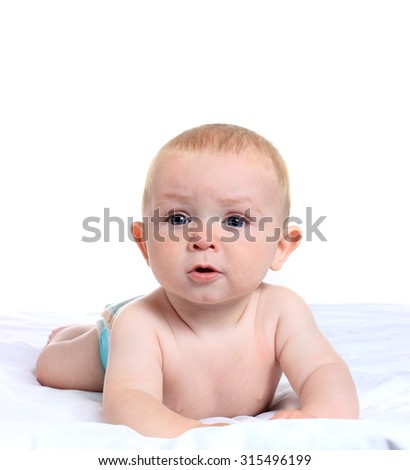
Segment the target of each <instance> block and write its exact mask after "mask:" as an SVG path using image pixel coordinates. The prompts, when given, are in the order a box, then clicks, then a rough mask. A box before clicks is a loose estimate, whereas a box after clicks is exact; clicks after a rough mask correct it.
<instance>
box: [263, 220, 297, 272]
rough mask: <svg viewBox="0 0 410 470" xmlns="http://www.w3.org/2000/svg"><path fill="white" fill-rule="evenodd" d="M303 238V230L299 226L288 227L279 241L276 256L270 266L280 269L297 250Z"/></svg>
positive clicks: (275, 269)
mask: <svg viewBox="0 0 410 470" xmlns="http://www.w3.org/2000/svg"><path fill="white" fill-rule="evenodd" d="M301 240H302V230H301V229H300V228H299V227H297V226H291V227H286V229H285V233H284V234H283V236H282V237H281V238H280V240H279V241H278V246H277V248H276V252H275V256H274V258H273V261H272V264H271V265H270V268H271V269H272V270H273V271H279V269H280V268H281V267H282V266H283V263H284V262H285V261H286V260H287V259H288V256H289V255H290V254H291V253H292V251H293V250H295V249H296V248H297V247H298V246H299V243H300V242H301Z"/></svg>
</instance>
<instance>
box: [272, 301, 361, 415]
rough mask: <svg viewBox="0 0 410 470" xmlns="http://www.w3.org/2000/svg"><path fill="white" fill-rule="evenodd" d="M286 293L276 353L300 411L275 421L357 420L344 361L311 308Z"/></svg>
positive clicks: (356, 403)
mask: <svg viewBox="0 0 410 470" xmlns="http://www.w3.org/2000/svg"><path fill="white" fill-rule="evenodd" d="M287 294H288V295H287V299H286V301H285V305H286V307H285V310H284V311H283V312H282V314H281V316H280V319H279V322H278V327H277V334H276V350H277V358H278V361H279V364H280V366H281V368H282V370H283V372H284V374H285V375H286V376H287V378H288V380H289V382H290V384H291V385H292V387H293V389H294V390H295V392H296V393H297V395H298V396H299V398H300V402H301V409H300V410H283V411H279V412H278V413H277V414H276V415H275V416H274V418H309V417H311V418H357V417H358V413H359V404H358V398H357V393H356V388H355V385H354V383H353V380H352V377H351V375H350V372H349V370H348V368H347V366H346V364H345V362H344V361H343V360H342V359H341V358H340V356H339V355H338V354H337V353H336V352H335V351H334V349H333V348H332V346H331V345H330V344H329V342H328V341H327V340H326V338H325V337H324V336H323V335H322V333H321V332H320V331H319V329H318V327H317V326H316V323H315V321H314V318H313V315H312V313H311V312H310V309H309V307H308V306H307V305H306V304H305V303H304V302H303V301H302V300H301V299H300V298H299V297H298V296H296V295H295V294H294V293H292V292H288V293H287Z"/></svg>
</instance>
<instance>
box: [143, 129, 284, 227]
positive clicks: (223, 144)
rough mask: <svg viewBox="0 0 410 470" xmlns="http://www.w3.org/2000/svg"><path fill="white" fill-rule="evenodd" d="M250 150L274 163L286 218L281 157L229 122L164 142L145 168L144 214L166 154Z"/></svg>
mask: <svg viewBox="0 0 410 470" xmlns="http://www.w3.org/2000/svg"><path fill="white" fill-rule="evenodd" d="M249 149H250V150H256V151H257V152H258V153H259V154H262V155H264V156H266V157H267V158H268V159H269V160H270V161H271V163H272V164H273V169H274V172H275V179H276V180H275V183H276V185H277V186H278V188H277V189H278V197H279V200H280V204H281V212H282V215H283V218H284V219H285V218H286V217H288V216H289V211H290V191H289V177H288V170H287V167H286V164H285V162H284V160H283V158H282V156H281V155H280V153H279V152H278V150H277V149H276V147H274V146H273V145H272V144H271V143H270V142H269V141H268V140H266V139H265V138H264V137H262V136H261V135H259V134H257V133H256V132H253V131H251V130H249V129H246V128H244V127H239V126H235V125H232V124H205V125H203V126H199V127H194V128H193V129H189V130H187V131H184V132H182V133H181V134H179V135H177V136H176V137H174V138H173V139H171V140H170V141H169V142H168V143H166V144H165V145H164V146H163V147H162V148H161V149H160V151H159V152H158V153H157V155H156V156H155V158H154V160H153V161H152V163H151V166H150V168H149V170H148V174H147V178H146V181H145V188H144V194H143V201H142V208H143V213H145V208H146V204H147V200H148V197H149V192H150V187H151V181H152V177H153V174H154V173H155V170H156V169H157V167H158V165H159V164H160V162H161V161H162V159H163V158H164V157H165V156H166V155H169V154H175V153H178V152H186V153H193V152H198V151H203V150H208V151H211V152H215V153H223V154H227V153H230V154H232V153H235V154H240V153H242V152H243V151H245V150H249Z"/></svg>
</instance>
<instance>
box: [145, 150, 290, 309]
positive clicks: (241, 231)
mask: <svg viewBox="0 0 410 470" xmlns="http://www.w3.org/2000/svg"><path fill="white" fill-rule="evenodd" d="M251 157H253V158H251ZM273 171H274V170H273V169H272V167H271V164H270V162H269V161H267V160H266V157H264V156H260V155H256V156H253V155H251V156H249V155H239V156H238V155H215V154H210V153H208V154H206V153H204V152H202V153H201V154H200V155H190V154H182V155H181V154H178V155H172V156H166V157H165V158H164V159H163V160H162V162H161V164H160V165H159V167H158V168H157V169H156V171H155V174H154V175H153V179H152V185H151V191H150V197H149V199H148V203H147V212H146V214H145V216H146V217H148V218H149V222H148V226H147V228H148V234H146V238H147V244H146V249H147V253H148V262H149V264H150V266H151V268H152V271H153V273H154V275H155V277H156V278H157V280H158V281H159V283H160V284H161V285H162V286H163V287H164V288H165V290H166V291H167V292H168V293H169V294H172V295H176V296H178V297H180V298H184V299H186V300H189V301H191V302H194V303H206V304H215V303H222V302H227V301H230V300H234V299H238V298H241V297H243V296H245V295H247V294H249V293H251V292H252V291H253V290H254V289H255V288H256V287H257V286H258V285H259V284H260V283H261V282H262V280H263V278H264V277H265V275H266V273H267V271H268V270H269V268H270V266H271V264H272V261H273V259H274V256H275V251H276V249H277V241H272V239H273V238H278V237H274V234H275V227H281V226H282V220H280V218H279V214H280V211H279V207H278V206H279V203H278V199H279V198H278V195H277V194H276V191H275V175H274V173H273ZM269 237H270V238H271V240H269V241H267V239H269Z"/></svg>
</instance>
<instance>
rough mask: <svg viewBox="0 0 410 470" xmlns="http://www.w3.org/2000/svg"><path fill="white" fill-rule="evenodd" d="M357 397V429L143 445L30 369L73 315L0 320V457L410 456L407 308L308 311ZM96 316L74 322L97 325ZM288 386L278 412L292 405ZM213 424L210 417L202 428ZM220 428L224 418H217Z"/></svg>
mask: <svg viewBox="0 0 410 470" xmlns="http://www.w3.org/2000/svg"><path fill="white" fill-rule="evenodd" d="M312 309H313V311H314V313H315V316H316V319H317V321H318V323H319V326H320V327H321V329H322V330H323V331H324V333H325V334H326V335H327V337H328V338H329V340H330V341H331V343H332V344H333V345H334V347H335V348H336V349H337V351H338V352H339V353H340V354H341V355H342V356H343V357H344V359H345V360H346V362H347V363H348V365H349V367H350V370H351V372H352V375H353V378H354V380H355V382H356V386H357V389H358V392H359V398H360V403H361V419H359V420H357V421H356V420H325V419H316V420H278V421H269V420H268V418H269V417H270V416H271V413H264V414H262V415H260V416H257V417H249V416H240V417H237V418H235V419H227V418H225V421H226V422H230V423H232V426H225V427H221V428H198V429H195V430H192V431H189V432H186V433H185V434H183V435H182V436H180V437H178V438H175V439H160V438H147V437H143V436H141V435H140V434H138V433H136V432H135V431H133V430H131V429H129V428H127V427H125V426H114V425H109V424H105V423H104V422H103V416H102V410H101V394H99V393H91V392H81V391H75V390H55V389H51V388H47V387H42V386H41V385H39V383H38V382H37V381H36V378H35V375H34V365H35V362H36V358H37V356H38V354H39V352H40V350H41V348H42V346H43V345H44V344H45V342H46V339H47V336H48V334H49V331H50V330H51V329H52V328H54V327H56V326H59V325H62V324H70V323H72V322H73V319H72V317H70V316H69V315H65V316H61V315H52V314H38V313H37V314H33V313H10V312H4V313H3V314H1V315H0V333H1V335H0V448H3V449H7V450H10V449H21V450H24V449H56V450H58V449H124V450H125V449H128V450H145V449H184V450H187V449H224V450H226V449H232V450H234V449H235V450H238V449H253V450H255V449H265V450H266V449H269V450H271V449H410V308H409V307H405V306H398V305H313V306H312ZM97 317H98V315H93V316H91V315H88V316H83V317H82V318H80V319H79V318H75V322H78V321H84V322H88V323H90V322H93V321H94V320H95V319H96V318H97ZM295 399H296V398H295V396H294V394H293V392H292V390H291V388H290V387H289V385H288V383H287V382H286V380H282V381H281V383H280V386H279V390H278V393H277V401H278V402H279V401H280V405H281V407H286V406H289V405H291V404H292V403H294V401H295ZM212 421H215V418H210V419H208V420H205V422H212ZM218 421H220V419H218Z"/></svg>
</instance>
